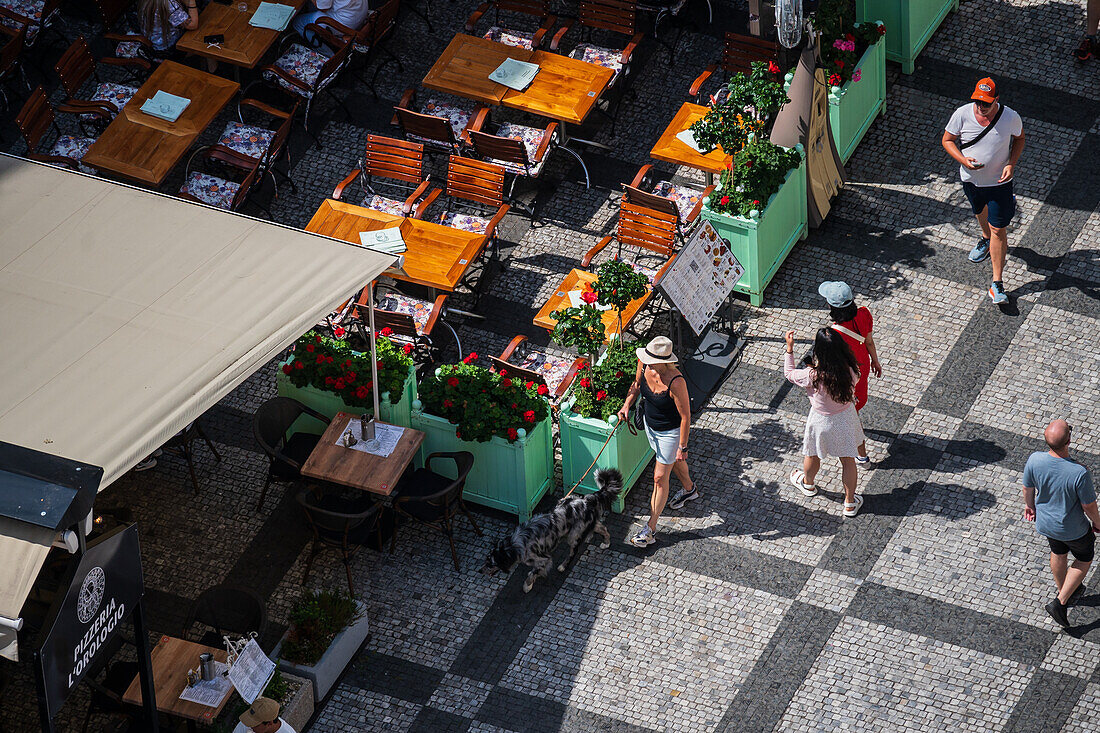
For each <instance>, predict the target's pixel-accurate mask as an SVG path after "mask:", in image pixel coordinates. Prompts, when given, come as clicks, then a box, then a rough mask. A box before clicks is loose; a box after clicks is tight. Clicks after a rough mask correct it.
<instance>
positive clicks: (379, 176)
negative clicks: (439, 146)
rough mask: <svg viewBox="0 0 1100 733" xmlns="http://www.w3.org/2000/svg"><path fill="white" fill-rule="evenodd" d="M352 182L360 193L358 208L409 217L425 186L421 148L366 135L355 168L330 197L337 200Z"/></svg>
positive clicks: (425, 173) (422, 149)
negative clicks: (364, 146) (363, 147)
mask: <svg viewBox="0 0 1100 733" xmlns="http://www.w3.org/2000/svg"><path fill="white" fill-rule="evenodd" d="M356 179H359V182H360V184H361V188H362V192H363V203H362V206H365V207H367V208H368V209H374V210H375V211H384V212H386V213H387V214H395V215H396V216H410V215H412V213H413V211H414V209H415V208H416V205H417V203H418V202H419V201H420V199H421V197H422V196H424V194H425V193H426V192H427V190H428V186H429V180H428V172H427V170H426V169H425V166H424V146H423V145H421V144H420V143H411V142H407V141H405V140H397V139H395V138H392V137H383V136H382V135H367V147H366V149H365V150H364V151H363V157H362V159H361V160H360V161H359V167H358V168H356V169H355V170H353V171H352V172H351V173H349V174H348V175H347V177H346V178H344V180H342V181H340V184H339V185H338V186H337V187H336V190H334V191H333V192H332V197H333V198H334V199H340V198H341V197H342V196H343V195H344V192H345V191H346V190H347V187H348V186H350V185H351V184H352V183H354V182H355V180H356Z"/></svg>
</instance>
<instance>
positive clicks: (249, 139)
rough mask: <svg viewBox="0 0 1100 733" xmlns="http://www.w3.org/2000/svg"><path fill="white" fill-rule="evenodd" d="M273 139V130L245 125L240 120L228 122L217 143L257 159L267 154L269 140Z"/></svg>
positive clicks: (269, 144)
mask: <svg viewBox="0 0 1100 733" xmlns="http://www.w3.org/2000/svg"><path fill="white" fill-rule="evenodd" d="M274 139H275V131H274V130H268V129H265V128H263V127H256V126H254V125H246V124H244V123H242V122H230V123H229V124H227V125H226V126H225V129H224V130H222V135H221V137H220V138H218V145H224V146H225V147H227V148H229V149H230V150H233V151H235V152H238V153H240V154H241V155H243V156H245V157H247V158H252V159H254V160H259V159H261V158H263V157H264V156H265V155H267V151H268V149H269V148H270V147H271V141H272V140H274Z"/></svg>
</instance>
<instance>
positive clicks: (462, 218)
mask: <svg viewBox="0 0 1100 733" xmlns="http://www.w3.org/2000/svg"><path fill="white" fill-rule="evenodd" d="M439 223H440V224H442V225H443V226H445V227H452V228H454V229H461V230H462V231H464V232H473V233H474V234H484V233H485V232H486V231H487V230H488V229H489V220H488V219H485V218H484V217H480V216H474V215H473V214H459V213H457V212H454V211H446V212H444V213H443V214H441V215H440V217H439Z"/></svg>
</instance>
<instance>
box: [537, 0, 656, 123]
mask: <svg viewBox="0 0 1100 733" xmlns="http://www.w3.org/2000/svg"><path fill="white" fill-rule="evenodd" d="M578 10H579V12H578V16H577V20H576V21H575V22H576V23H577V24H578V25H580V26H581V27H582V28H584V29H586V31H587V37H588V39H591V37H592V32H593V31H603V32H605V33H607V34H611V36H613V37H622V36H625V37H627V38H628V39H629V40H628V41H627V42H626V43H625V45H623V44H622V43H621V42H619V43H616V44H614V45H611V44H606V45H597V44H596V43H594V42H592V41H591V40H585V41H582V42H580V43H578V44H577V45H575V46H574V47H573V49H572V50H571V51H570V52H569V54H568V55H569V56H570V57H571V58H575V59H580V60H581V61H585V62H587V63H590V64H597V65H599V66H603V67H605V68H608V69H611V70H612V71H613V72H614V74H615V75H614V76H613V77H612V78H611V83H610V84H609V85H608V90H607V92H605V99H607V108H606V109H601V108H600V107H597V109H600V111H601V112H602V113H603V114H605V115H607V117H608V119H610V120H611V133H612V134H614V133H615V117H616V116H617V114H618V108H619V102H621V100H622V95H623V93H624V92H625V91H626V89H627V85H628V84H629V83H630V76H631V60H632V59H633V56H634V51H635V50H636V49H637V47H638V44H640V43H641V42H642V39H643V38H645V34H644V33H639V32H637V15H638V10H637V4H636V2H635V0H580V4H579V9H578ZM573 23H574V21H567V22H566V23H565V25H564V26H562V27H561V28H560V29H559V30H558V31H557V33H555V34H554V38H553V40H551V41H550V50H551V51H557V50H558V48H559V46H560V45H561V42H562V39H563V38H564V36H565V34H566V33H568V32H569V30H570V29H571V28H572V27H573ZM620 46H621V48H620ZM612 97H614V98H615V101H614V103H612V101H611V100H612Z"/></svg>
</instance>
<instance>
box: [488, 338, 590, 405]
mask: <svg viewBox="0 0 1100 733" xmlns="http://www.w3.org/2000/svg"><path fill="white" fill-rule="evenodd" d="M489 361H490V363H491V364H492V369H493V371H495V372H498V373H501V374H504V373H507V376H510V377H512V378H513V379H518V380H520V381H522V382H525V383H526V382H534V383H535V384H536V385H545V386H546V397H547V398H548V399H549V400H550V401H551V403H553V404H556V403H558V402H560V401H561V398H562V397H564V396H565V393H566V392H567V391H568V390H569V386H570V385H571V384H573V380H574V379H575V378H576V376H577V374H578V372H580V370H581V369H583V368H584V367H585V365H587V364H588V358H587V357H583V356H582V357H579V358H571V357H561V356H555V355H553V354H548V353H546V352H544V351H539V350H538V349H534V348H532V347H531V345H530V343H528V341H527V337H526V336H523V335H519V336H516V337H515V338H513V339H512V340H511V341H509V342H508V346H506V347H505V349H504V351H502V352H501V354H500V356H494V357H490V358H489ZM539 391H540V392H541V391H542V390H539Z"/></svg>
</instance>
